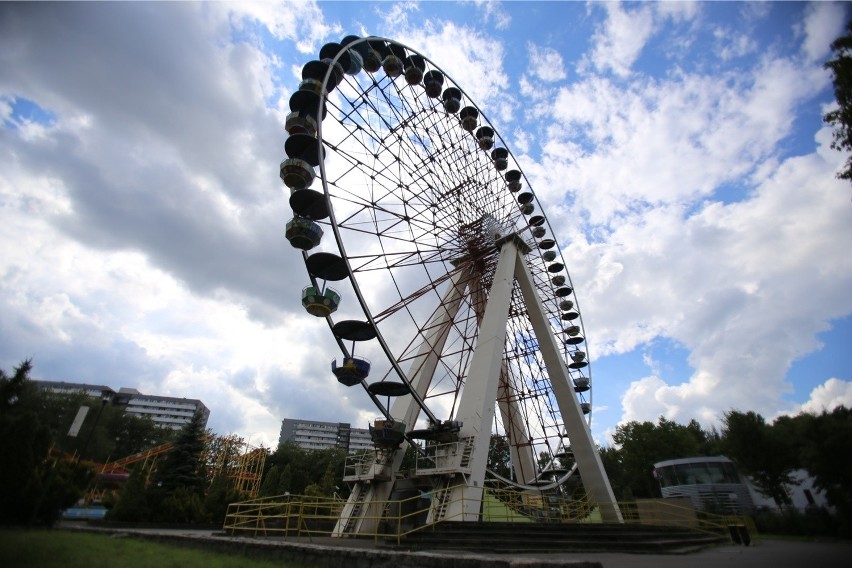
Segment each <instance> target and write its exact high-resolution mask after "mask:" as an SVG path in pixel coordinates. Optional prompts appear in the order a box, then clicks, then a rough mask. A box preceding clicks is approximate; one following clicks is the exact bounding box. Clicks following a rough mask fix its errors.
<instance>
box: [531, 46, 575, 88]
mask: <svg viewBox="0 0 852 568" xmlns="http://www.w3.org/2000/svg"><path fill="white" fill-rule="evenodd" d="M527 53H528V54H529V61H530V63H529V66H528V69H529V70H530V73H532V74H533V75H535V76H536V77H538V78H539V79H541V80H542V81H546V82H548V83H552V82H554V81H559V80H561V79H564V78H565V77H566V74H565V64H564V63H563V61H562V56H561V55H559V52H558V51H556V50H555V49H553V48H552V47H539V46H537V45H536V44H534V43H532V42H530V43H528V44H527Z"/></svg>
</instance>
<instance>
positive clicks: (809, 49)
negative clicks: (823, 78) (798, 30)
mask: <svg viewBox="0 0 852 568" xmlns="http://www.w3.org/2000/svg"><path fill="white" fill-rule="evenodd" d="M845 21H846V11H845V9H844V6H843V5H842V4H840V3H837V2H814V3H811V4H808V7H807V8H806V10H805V22H804V26H803V27H804V36H805V37H804V41H803V42H802V52H803V54H804V55H805V57H806V58H807V60H808V61H816V62H822V61H823V60H825V59H826V58H827V57H828V54H829V46H830V45H831V42H833V41H834V40H835V39H836V38H837V37H839V36H840V35H842V34H843V31H844V30H843V25H844V23H845Z"/></svg>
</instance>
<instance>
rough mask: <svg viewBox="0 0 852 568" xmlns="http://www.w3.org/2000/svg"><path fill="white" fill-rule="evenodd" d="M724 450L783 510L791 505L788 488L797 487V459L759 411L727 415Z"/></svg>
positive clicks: (723, 438)
mask: <svg viewBox="0 0 852 568" xmlns="http://www.w3.org/2000/svg"><path fill="white" fill-rule="evenodd" d="M721 447H722V450H723V451H724V452H725V454H726V455H727V456H728V457H729V458H731V459H732V460H734V462H735V463H736V464H737V466H738V467H739V468H740V470H742V472H743V473H745V474H747V475H748V476H749V477H750V478H751V479H752V481H753V482H754V485H755V487H756V488H757V490H758V491H760V492H761V493H763V494H764V495H766V496H767V497H771V498H772V499H773V500H774V501H775V504H776V505H778V508H779V509H780V508H783V507H785V506H787V505H789V504H790V496H789V494H788V493H787V486H788V485H795V484H796V480H795V478H794V477H793V476H792V472H793V470H794V469H795V466H796V456H795V452H794V451H793V448H792V445H791V444H790V441H789V440H787V439H785V438H784V437H783V436H782V432H781V430H780V429H778V430H774V429H772V428H771V427H770V426H769V425H767V424H766V421H765V420H764V419H763V417H762V416H761V415H759V414H757V413H755V412H752V411H749V412H745V413H743V412H739V411H735V410H732V411H729V412H726V413H725V414H724V418H723V426H722V441H721Z"/></svg>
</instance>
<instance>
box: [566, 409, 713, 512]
mask: <svg viewBox="0 0 852 568" xmlns="http://www.w3.org/2000/svg"><path fill="white" fill-rule="evenodd" d="M709 439H710V435H709V434H707V433H706V432H704V431H703V430H702V429H701V426H700V425H699V424H698V422H696V421H695V420H692V421H690V423H689V424H688V425H686V426H683V425H681V424H677V423H676V422H673V421H671V420H668V419H666V418H665V417H663V416H660V418H659V419H658V421H657V424H654V423H652V422H636V421H631V422H628V423H626V424H622V425H620V426H618V427H617V428H616V429H615V434H613V436H612V440H613V442H614V443H615V444H616V445H617V446H618V449H617V450H615V451H611V450H610V451H602V452H601V461H602V462H603V464H604V468H605V469H606V470H607V472H608V474H609V477H610V484H611V485H612V487H613V492H615V494H616V497H618V498H619V499H637V498H648V497H659V496H660V491H659V485H658V483H657V481H656V480H655V479H654V477H653V470H654V464H655V463H657V462H660V461H665V460H670V459H678V458H691V457H697V456H701V455H703V454H702V451H703V450H704V449H706V448H708V447H709V441H708V440H709ZM581 473H582V472H581Z"/></svg>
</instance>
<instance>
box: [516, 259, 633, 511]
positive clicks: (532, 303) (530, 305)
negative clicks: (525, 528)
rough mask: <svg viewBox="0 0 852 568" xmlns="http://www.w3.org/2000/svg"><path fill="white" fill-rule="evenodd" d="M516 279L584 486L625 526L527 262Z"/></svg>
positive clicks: (518, 271) (521, 263)
mask: <svg viewBox="0 0 852 568" xmlns="http://www.w3.org/2000/svg"><path fill="white" fill-rule="evenodd" d="M515 276H516V278H517V279H518V284H519V285H520V288H521V293H522V294H523V296H524V302H525V303H526V305H527V311H528V313H529V318H530V322H531V323H532V326H533V331H534V332H535V335H536V339H538V344H539V349H540V350H541V354H542V357H543V358H544V363H545V366H546V367H547V374H548V376H549V377H550V383H551V385H552V386H553V392H554V394H555V395H556V403H557V405H558V406H559V412H560V414H561V415H562V421H563V422H564V423H565V429H566V431H567V434H568V437H569V438H570V440H571V449H572V450H573V451H574V457H575V459H576V460H577V468H578V469H579V470H580V476H581V477H582V479H583V485H584V486H585V487H586V489H587V490H588V491H589V492H590V493H591V495H592V500H593V501H594V502H596V503H597V505H598V506H599V507H600V510H601V517H602V518H603V520H604V521H605V522H610V523H623V522H624V519H623V518H622V516H621V511H620V510H619V508H618V504H617V503H616V501H615V495H614V494H613V492H612V486H610V483H609V478H608V477H607V475H606V470H604V467H603V463H601V457H600V454H599V453H598V449H597V447H596V446H595V442H594V440H593V439H592V433H591V430H590V429H589V424H588V423H587V422H586V420H585V418H584V417H583V411H582V409H581V408H580V403H579V401H578V400H577V395H576V394H574V389H573V388H572V386H571V378H570V377H569V376H568V369H567V367H566V365H565V361H564V360H563V359H562V356H561V352H560V349H559V345H558V344H557V343H556V337H555V336H554V335H553V330H552V329H551V327H550V322H549V321H548V319H547V313H546V312H545V310H544V306H543V305H542V303H541V300H540V299H539V297H538V294H537V293H536V289H535V286H534V284H533V279H532V276H531V275H530V273H529V269H528V268H527V266H526V263H524V262H520V263H518V267H517V271H516V274H515Z"/></svg>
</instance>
